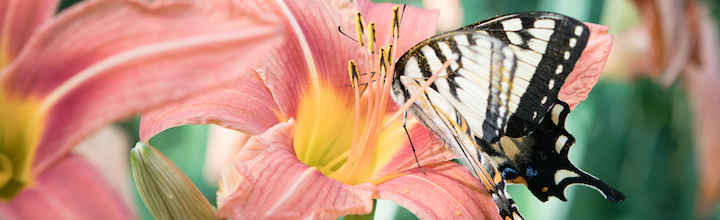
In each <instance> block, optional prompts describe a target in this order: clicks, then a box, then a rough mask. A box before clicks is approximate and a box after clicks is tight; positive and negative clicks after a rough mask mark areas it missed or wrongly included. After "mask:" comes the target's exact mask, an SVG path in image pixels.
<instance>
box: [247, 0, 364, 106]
mask: <svg viewBox="0 0 720 220" xmlns="http://www.w3.org/2000/svg"><path fill="white" fill-rule="evenodd" d="M280 2H283V4H284V5H286V6H287V8H288V9H289V12H290V13H291V14H290V15H286V14H285V13H283V11H282V9H281V7H280V6H279V5H278V4H276V3H275V2H271V3H267V2H262V3H261V2H245V3H246V4H255V5H252V6H249V7H251V8H255V10H256V11H257V12H263V13H271V14H275V15H278V16H280V17H282V18H283V23H284V24H285V26H286V28H287V29H286V31H285V37H286V39H288V40H287V41H286V42H285V44H283V45H282V46H281V47H278V48H277V49H276V50H274V51H273V52H271V53H270V55H269V56H268V59H267V60H266V61H265V62H264V63H263V64H264V67H263V69H262V71H261V72H260V75H261V76H262V77H263V79H264V80H265V82H266V85H267V86H268V88H269V89H270V91H271V92H272V94H273V96H274V97H275V100H276V101H277V103H278V106H279V107H280V109H281V110H282V112H283V114H284V116H285V117H286V118H291V117H296V116H297V108H298V105H299V104H300V99H301V97H304V96H306V95H307V93H308V92H309V91H311V87H312V86H313V85H312V84H313V77H317V79H318V81H317V82H316V83H318V84H319V83H322V84H323V85H330V86H337V87H340V88H341V89H337V91H338V92H340V93H346V94H344V95H341V96H344V97H352V96H351V94H352V93H351V92H352V88H351V87H349V86H346V85H349V84H350V79H349V77H348V75H347V65H348V60H350V59H359V58H361V55H362V53H361V51H362V50H361V49H362V48H361V47H360V46H359V45H358V44H357V43H355V42H354V41H352V40H350V39H348V38H347V37H345V36H343V35H342V34H340V33H339V32H338V30H337V29H338V26H342V27H343V28H344V30H346V31H347V30H352V29H351V28H354V27H355V26H351V25H350V23H349V22H348V23H344V22H343V18H344V17H348V18H351V16H353V14H354V13H353V12H352V10H348V11H345V12H343V13H341V12H340V11H339V9H338V8H337V7H336V5H335V4H333V2H329V1H318V0H305V1H295V0H290V1H289V0H285V1H280ZM288 16H292V18H290V17H288ZM293 23H297V24H298V26H299V28H300V30H299V31H300V32H296V31H295V30H294V29H293V28H292V25H293ZM301 37H302V39H301ZM303 45H306V46H307V50H303V48H302V47H303ZM304 52H306V53H305V54H304ZM311 64H312V65H314V66H315V67H314V68H311ZM348 103H350V102H348Z"/></svg>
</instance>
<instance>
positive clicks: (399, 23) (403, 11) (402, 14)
mask: <svg viewBox="0 0 720 220" xmlns="http://www.w3.org/2000/svg"><path fill="white" fill-rule="evenodd" d="M405 7H407V4H404V5H403V10H402V13H400V21H399V22H398V27H400V25H402V20H403V17H405ZM399 32H400V31H398V36H397V37H400V33H399Z"/></svg>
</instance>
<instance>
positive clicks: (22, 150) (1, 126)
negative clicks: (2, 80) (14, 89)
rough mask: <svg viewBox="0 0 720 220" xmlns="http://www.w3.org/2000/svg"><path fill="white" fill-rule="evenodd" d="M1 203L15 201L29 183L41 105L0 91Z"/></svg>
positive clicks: (38, 129)
mask: <svg viewBox="0 0 720 220" xmlns="http://www.w3.org/2000/svg"><path fill="white" fill-rule="evenodd" d="M0 106H2V108H0V200H9V199H12V198H13V197H14V196H15V194H16V193H18V192H19V191H20V190H21V189H22V188H23V187H24V186H25V185H26V184H27V183H29V182H30V181H31V177H29V172H30V168H31V166H32V159H33V158H34V156H35V151H36V150H37V145H38V140H40V137H39V136H40V132H41V126H40V120H39V118H37V117H36V115H35V113H36V112H37V110H38V109H39V107H40V102H38V101H34V100H32V99H20V98H15V97H11V96H9V95H7V94H6V93H5V92H4V91H2V88H0Z"/></svg>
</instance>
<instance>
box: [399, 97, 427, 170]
mask: <svg viewBox="0 0 720 220" xmlns="http://www.w3.org/2000/svg"><path fill="white" fill-rule="evenodd" d="M403 129H405V134H407V137H408V140H410V147H411V148H412V150H413V155H415V163H417V165H418V168H420V172H422V173H423V174H425V175H427V173H425V171H424V170H423V169H422V167H420V161H418V158H417V154H416V153H415V146H414V145H413V143H412V138H410V132H408V130H407V111H405V113H403Z"/></svg>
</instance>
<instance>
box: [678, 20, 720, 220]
mask: <svg viewBox="0 0 720 220" xmlns="http://www.w3.org/2000/svg"><path fill="white" fill-rule="evenodd" d="M698 25H699V26H700V33H699V35H698V38H699V40H700V41H699V43H700V44H701V45H703V46H702V47H699V48H698V49H699V51H698V52H699V54H698V58H699V59H700V62H699V64H690V65H688V66H686V67H685V74H684V75H683V76H684V80H685V82H686V83H687V85H686V86H685V87H686V88H687V89H688V94H689V96H690V97H691V98H692V102H691V103H692V104H693V109H694V113H695V114H694V115H695V120H694V121H695V131H696V133H695V143H696V145H695V149H696V151H695V153H696V155H697V158H698V162H697V166H698V169H699V172H700V174H699V179H700V180H699V184H698V185H699V186H698V189H697V190H698V192H697V201H698V205H697V208H698V209H697V211H700V213H699V214H701V216H702V215H705V216H711V215H710V214H711V213H712V211H713V205H714V203H716V202H717V200H718V198H719V197H720V160H718V159H717V158H718V156H720V136H719V135H717V134H718V132H720V115H719V114H718V112H720V74H719V73H720V65H719V64H718V62H717V60H718V59H720V53H719V52H718V42H717V40H715V39H717V24H716V23H715V22H713V20H712V18H710V17H701V18H700V22H699V24H698Z"/></svg>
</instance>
